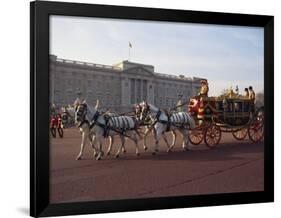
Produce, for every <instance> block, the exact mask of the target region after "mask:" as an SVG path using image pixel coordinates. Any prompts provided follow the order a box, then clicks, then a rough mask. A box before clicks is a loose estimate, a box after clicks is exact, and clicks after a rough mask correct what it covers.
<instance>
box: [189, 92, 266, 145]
mask: <svg viewBox="0 0 281 218" xmlns="http://www.w3.org/2000/svg"><path fill="white" fill-rule="evenodd" d="M188 111H189V113H190V114H191V115H192V116H193V118H194V119H195V120H196V123H197V129H196V130H194V131H191V133H190V141H191V142H192V143H193V144H200V143H201V141H202V140H203V139H204V141H205V143H206V145H208V146H209V147H213V146H215V145H217V144H218V143H219V141H220V139H221V132H231V133H232V135H233V136H234V137H235V138H236V139H238V140H242V139H245V138H246V136H247V134H248V135H249V138H250V139H251V140H252V141H253V142H258V141H261V140H262V139H263V120H264V115H263V107H262V108H259V109H258V110H255V104H254V101H253V100H251V99H249V98H246V97H244V96H242V95H239V94H236V93H234V92H233V91H232V90H230V91H229V92H228V93H226V94H224V95H221V96H218V97H206V96H204V97H200V96H195V97H193V98H191V99H190V101H189V104H188Z"/></svg>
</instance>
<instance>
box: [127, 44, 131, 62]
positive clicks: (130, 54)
mask: <svg viewBox="0 0 281 218" xmlns="http://www.w3.org/2000/svg"><path fill="white" fill-rule="evenodd" d="M131 48H132V44H131V42H130V41H129V59H128V61H130V60H131Z"/></svg>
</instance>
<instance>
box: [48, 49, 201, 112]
mask: <svg viewBox="0 0 281 218" xmlns="http://www.w3.org/2000/svg"><path fill="white" fill-rule="evenodd" d="M199 81H200V78H195V79H191V78H185V77H176V76H171V75H165V74H158V73H155V72H154V67H153V66H151V65H142V64H138V63H132V62H128V61H124V62H122V63H119V64H117V65H114V66H104V65H99V64H92V63H84V62H79V61H70V60H63V59H58V58H57V57H56V56H53V55H51V56H50V102H51V103H55V104H56V105H57V106H62V105H67V104H72V103H73V102H74V100H75V99H76V97H77V93H79V92H81V93H82V96H83V98H85V99H87V102H88V103H90V104H92V105H94V104H95V102H96V100H97V99H99V100H100V107H101V108H102V109H103V110H106V109H110V110H113V111H119V112H120V111H130V110H131V109H132V105H133V104H134V103H137V102H140V101H142V100H147V101H148V102H150V103H152V104H155V105H156V106H158V107H161V108H170V107H173V106H175V105H176V103H177V101H178V95H179V94H181V95H183V100H184V101H185V100H188V99H189V98H190V97H191V96H194V95H195V94H197V92H198V88H199V87H200V84H199Z"/></svg>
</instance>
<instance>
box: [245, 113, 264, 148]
mask: <svg viewBox="0 0 281 218" xmlns="http://www.w3.org/2000/svg"><path fill="white" fill-rule="evenodd" d="M248 135H249V138H250V139H251V141H252V142H254V143H257V142H260V141H262V140H263V139H264V113H263V110H261V111H258V112H257V114H256V115H255V117H254V118H253V119H252V121H251V124H250V126H249V128H248Z"/></svg>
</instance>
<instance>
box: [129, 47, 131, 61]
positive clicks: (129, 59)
mask: <svg viewBox="0 0 281 218" xmlns="http://www.w3.org/2000/svg"><path fill="white" fill-rule="evenodd" d="M130 59H131V47H130V46H129V61H130Z"/></svg>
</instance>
